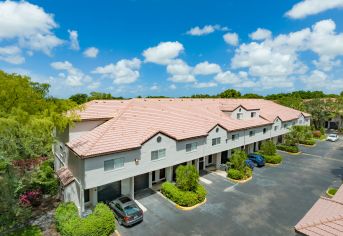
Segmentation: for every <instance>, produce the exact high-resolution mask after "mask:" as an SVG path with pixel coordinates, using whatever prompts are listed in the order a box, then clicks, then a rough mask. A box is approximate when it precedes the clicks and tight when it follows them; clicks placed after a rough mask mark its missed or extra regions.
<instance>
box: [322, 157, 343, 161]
mask: <svg viewBox="0 0 343 236" xmlns="http://www.w3.org/2000/svg"><path fill="white" fill-rule="evenodd" d="M325 159H328V160H332V161H339V162H343V160H338V159H334V158H330V157H325Z"/></svg>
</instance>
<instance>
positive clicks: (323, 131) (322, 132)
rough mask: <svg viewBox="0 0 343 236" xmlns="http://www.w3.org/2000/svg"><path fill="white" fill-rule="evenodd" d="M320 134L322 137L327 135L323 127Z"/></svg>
mask: <svg viewBox="0 0 343 236" xmlns="http://www.w3.org/2000/svg"><path fill="white" fill-rule="evenodd" d="M320 133H321V134H322V135H325V129H324V128H323V127H321V128H320Z"/></svg>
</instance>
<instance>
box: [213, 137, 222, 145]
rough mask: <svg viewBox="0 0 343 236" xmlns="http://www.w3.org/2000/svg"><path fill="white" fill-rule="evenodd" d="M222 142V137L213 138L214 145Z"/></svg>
mask: <svg viewBox="0 0 343 236" xmlns="http://www.w3.org/2000/svg"><path fill="white" fill-rule="evenodd" d="M218 144H220V138H213V139H212V146H215V145H218Z"/></svg>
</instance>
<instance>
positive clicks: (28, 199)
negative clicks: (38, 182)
mask: <svg viewBox="0 0 343 236" xmlns="http://www.w3.org/2000/svg"><path fill="white" fill-rule="evenodd" d="M41 200H42V193H41V191H40V190H32V191H28V192H26V193H24V194H22V195H20V197H19V201H20V203H21V204H22V205H24V206H39V205H40V204H41Z"/></svg>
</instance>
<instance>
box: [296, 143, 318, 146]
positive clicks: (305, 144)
mask: <svg viewBox="0 0 343 236" xmlns="http://www.w3.org/2000/svg"><path fill="white" fill-rule="evenodd" d="M299 145H301V146H304V147H315V146H317V144H316V143H315V144H313V145H307V144H299Z"/></svg>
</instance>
